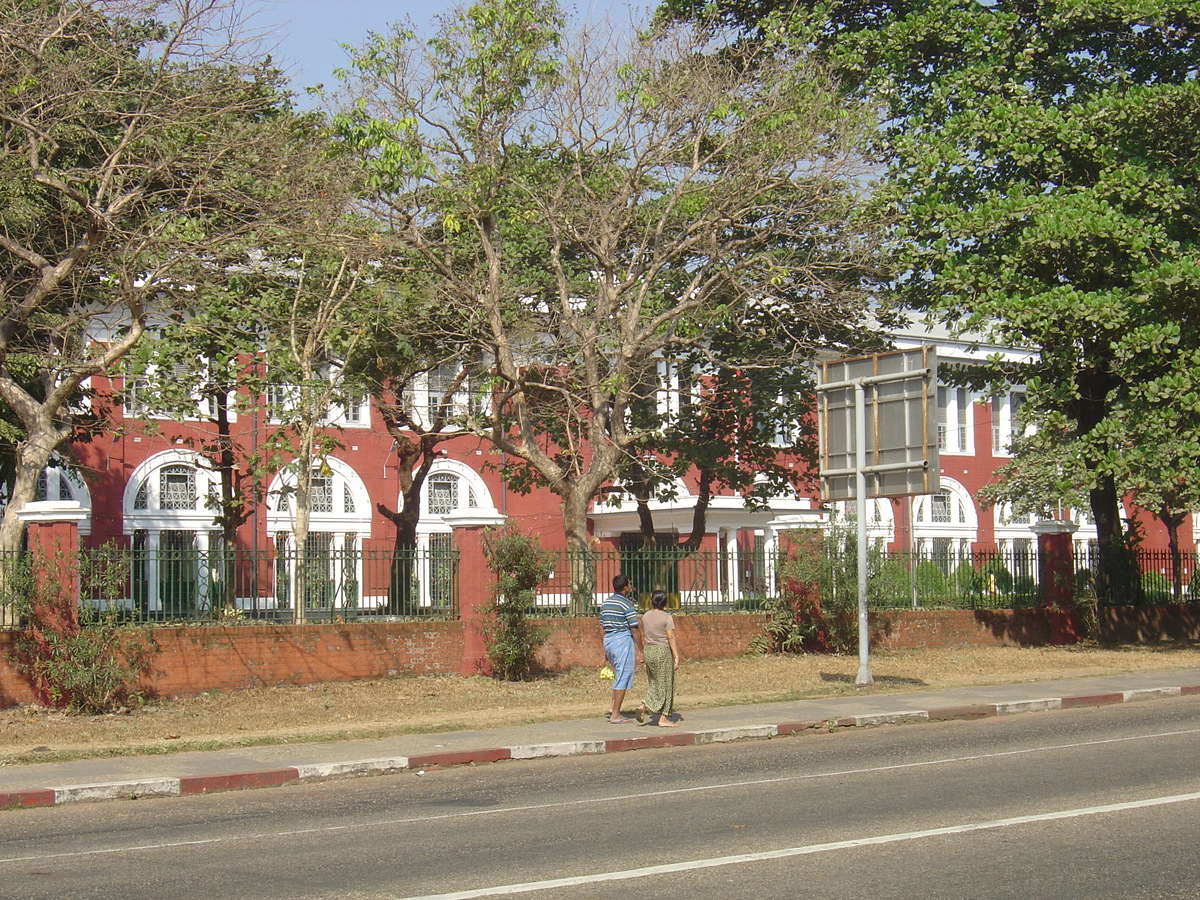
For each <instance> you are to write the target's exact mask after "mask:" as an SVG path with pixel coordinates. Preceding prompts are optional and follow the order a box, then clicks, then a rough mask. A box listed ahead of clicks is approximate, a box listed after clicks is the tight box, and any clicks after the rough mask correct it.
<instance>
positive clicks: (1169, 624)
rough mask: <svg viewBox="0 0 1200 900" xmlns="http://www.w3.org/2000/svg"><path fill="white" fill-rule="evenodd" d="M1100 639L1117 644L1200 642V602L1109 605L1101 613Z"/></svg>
mask: <svg viewBox="0 0 1200 900" xmlns="http://www.w3.org/2000/svg"><path fill="white" fill-rule="evenodd" d="M1096 618H1097V620H1098V624H1099V626H1100V639H1101V640H1102V641H1110V642H1113V643H1140V642H1149V641H1200V605H1197V604H1194V603H1189V604H1188V605H1186V606H1106V607H1104V608H1102V609H1100V610H1099V611H1098V612H1097V615H1096Z"/></svg>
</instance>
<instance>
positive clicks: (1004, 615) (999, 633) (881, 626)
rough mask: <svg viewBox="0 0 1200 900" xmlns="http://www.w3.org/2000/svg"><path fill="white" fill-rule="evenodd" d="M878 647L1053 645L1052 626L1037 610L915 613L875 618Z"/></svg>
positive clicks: (874, 632) (967, 610)
mask: <svg viewBox="0 0 1200 900" xmlns="http://www.w3.org/2000/svg"><path fill="white" fill-rule="evenodd" d="M872 632H873V634H872V639H871V640H872V643H873V644H874V645H875V646H878V647H889V648H893V649H897V650H898V649H902V648H908V647H952V646H962V645H985V646H1030V645H1032V646H1038V645H1042V644H1048V643H1050V622H1049V618H1048V617H1047V615H1046V613H1045V612H1043V611H1042V610H1036V609H1017V610H1013V609H997V610H970V609H934V610H924V609H913V610H896V611H892V612H887V613H881V614H879V615H877V616H876V615H873V616H872Z"/></svg>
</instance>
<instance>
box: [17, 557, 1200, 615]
mask: <svg viewBox="0 0 1200 900" xmlns="http://www.w3.org/2000/svg"><path fill="white" fill-rule="evenodd" d="M1136 561H1137V566H1136V569H1137V571H1136V573H1135V574H1134V576H1133V581H1132V583H1131V584H1128V585H1126V586H1125V588H1124V589H1123V590H1122V589H1121V588H1120V587H1119V586H1118V587H1117V588H1116V589H1114V591H1113V595H1112V596H1111V597H1110V598H1109V599H1108V602H1110V603H1113V604H1123V603H1135V602H1140V603H1151V604H1166V603H1180V602H1193V601H1196V600H1198V599H1200V582H1197V583H1196V590H1195V591H1193V590H1192V585H1193V583H1194V575H1195V573H1196V568H1197V557H1196V554H1194V553H1188V554H1184V555H1183V556H1182V559H1181V560H1179V561H1176V560H1174V559H1173V558H1172V556H1171V554H1169V553H1167V552H1165V551H1145V552H1141V553H1138V554H1137V556H1136ZM44 566H47V567H53V568H54V571H53V572H43V575H48V576H49V577H50V578H51V579H52V581H53V583H55V584H63V583H67V582H68V581H74V582H75V583H76V584H77V586H78V591H79V596H80V598H81V600H82V601H83V602H85V603H87V604H88V605H89V606H90V607H91V608H94V609H106V610H111V611H115V612H117V613H118V614H119V615H120V616H121V617H122V618H123V619H125V620H128V621H132V622H143V621H144V622H185V621H186V622H201V621H209V622H211V621H224V622H237V621H244V622H256V621H273V622H282V623H295V622H329V621H339V620H340V621H351V620H361V619H373V618H374V619H392V618H455V617H457V616H458V610H459V605H458V604H459V577H460V576H459V566H458V554H457V551H456V550H455V549H454V547H453V546H452V545H451V544H449V543H448V542H441V543H438V544H437V545H436V546H431V547H429V548H422V549H420V550H411V551H404V552H393V551H390V550H375V549H363V548H361V547H355V548H352V549H337V548H334V547H330V546H327V545H317V544H314V545H311V546H310V547H309V548H308V550H306V551H304V552H296V551H294V550H292V551H287V550H281V549H280V548H278V547H275V548H272V549H270V550H265V551H260V552H255V551H248V550H234V551H224V550H219V549H212V550H199V549H193V548H190V547H188V548H163V547H159V548H155V549H131V548H123V547H114V546H104V547H100V548H96V549H85V550H81V551H79V553H78V556H77V558H72V559H67V560H63V559H58V560H55V561H53V563H46V564H44ZM1074 567H1075V572H1074V579H1075V585H1076V592H1077V595H1085V594H1086V592H1087V591H1088V590H1089V589H1090V584H1091V583H1092V581H1093V580H1094V575H1095V573H1096V571H1097V570H1098V559H1097V556H1096V554H1095V552H1094V549H1092V548H1088V547H1079V548H1077V552H1076V557H1075V561H1074ZM618 572H623V573H625V574H627V575H629V577H630V578H631V580H632V582H633V585H634V589H635V599H636V600H637V602H638V605H639V606H640V607H642V608H645V607H646V606H647V605H648V604H649V600H650V595H651V593H652V592H653V591H655V590H662V591H664V592H665V593H666V595H667V598H668V607H669V608H671V609H675V610H679V611H681V612H695V613H704V612H736V611H753V610H757V609H760V608H761V607H762V605H763V604H764V602H765V601H766V600H767V599H768V598H771V597H777V596H780V594H781V593H783V592H784V591H785V590H786V587H787V583H788V581H789V580H790V579H800V580H803V581H807V582H815V583H817V584H818V586H819V589H820V594H821V597H822V602H824V603H831V602H853V601H855V600H856V598H857V589H858V573H857V557H856V555H855V554H852V553H850V554H846V553H843V554H840V555H830V554H827V555H825V556H822V557H820V558H819V559H816V560H813V559H808V560H805V561H802V562H797V561H796V559H795V558H792V559H788V558H783V557H779V556H777V555H774V554H770V553H766V552H763V551H762V550H761V549H756V548H750V549H747V550H744V551H743V550H731V551H704V552H694V553H688V552H684V551H682V550H675V549H667V550H662V549H658V550H655V549H650V550H646V549H641V548H637V549H626V550H620V551H611V552H596V553H589V554H584V555H576V554H570V553H566V552H560V553H558V554H557V555H556V564H555V566H554V568H553V572H552V574H551V577H550V578H549V580H548V581H547V582H546V583H545V584H544V585H543V586H542V587H541V589H540V590H539V592H538V595H537V599H536V604H535V614H537V615H541V616H588V615H595V611H596V607H597V606H598V604H599V603H600V602H601V601H602V600H603V599H604V597H606V596H607V595H608V593H609V592H610V589H611V584H612V578H613V576H614V575H616V574H617V573H618ZM37 583H38V573H37V572H35V571H34V569H33V568H32V563H31V561H30V557H29V556H27V555H16V556H9V557H5V558H0V607H2V608H5V609H7V610H9V615H7V617H6V619H5V621H7V622H8V623H9V624H12V623H13V622H14V621H15V620H14V617H13V612H14V611H16V612H18V613H19V611H20V610H21V609H23V608H26V607H27V605H28V599H29V597H30V596H31V595H32V594H33V592H35V591H36V590H37V588H36V585H37ZM867 593H868V601H869V603H870V605H871V606H872V607H874V608H876V609H1021V608H1030V607H1036V606H1038V605H1039V604H1040V603H1041V602H1042V599H1043V598H1042V589H1041V585H1040V584H1039V561H1038V558H1037V554H1036V552H1033V551H1027V552H982V553H970V554H959V555H951V554H941V555H921V554H902V553H884V552H882V551H879V550H872V551H871V552H870V553H869V555H868V579H867Z"/></svg>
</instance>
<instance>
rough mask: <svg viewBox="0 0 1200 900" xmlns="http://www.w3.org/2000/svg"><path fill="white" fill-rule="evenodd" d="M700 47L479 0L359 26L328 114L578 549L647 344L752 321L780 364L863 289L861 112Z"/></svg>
mask: <svg viewBox="0 0 1200 900" xmlns="http://www.w3.org/2000/svg"><path fill="white" fill-rule="evenodd" d="M705 46H706V45H705V42H704V39H703V37H702V36H701V35H700V34H698V33H696V32H694V31H691V30H687V29H684V30H682V31H674V32H669V33H663V34H660V35H657V36H655V37H653V38H652V39H647V40H637V39H635V38H634V37H633V36H632V35H616V34H611V35H609V36H607V38H606V37H604V36H603V35H601V34H599V33H597V32H595V31H587V30H581V31H580V32H579V33H578V34H572V35H570V36H568V35H567V33H566V29H565V26H564V20H563V17H562V14H561V13H560V11H559V9H558V7H557V6H556V5H555V4H554V3H553V2H552V0H484V2H481V3H479V4H477V5H475V6H473V7H470V8H469V9H466V10H459V11H458V12H457V13H455V14H454V15H452V16H450V17H448V18H447V19H445V20H444V21H443V24H442V28H441V30H440V32H439V33H438V35H437V36H436V37H435V38H433V39H432V40H430V41H429V42H428V43H427V44H424V45H422V44H421V43H420V42H418V40H417V39H416V37H415V36H414V35H413V34H412V33H411V32H409V31H406V30H404V29H399V28H397V29H394V30H393V31H392V32H391V33H389V34H387V35H374V36H372V38H371V40H370V41H369V42H368V44H367V45H366V46H365V47H364V48H363V49H362V50H360V51H358V52H357V53H356V55H355V57H354V59H353V65H352V70H351V71H350V72H348V73H346V75H347V87H348V89H349V91H350V93H351V94H353V95H354V96H356V97H357V98H358V99H357V102H356V105H355V106H354V107H353V108H352V109H350V110H348V111H346V112H345V113H344V114H343V115H342V116H341V117H340V118H339V123H340V125H341V127H342V129H343V133H344V135H345V138H346V140H347V142H348V143H349V144H350V145H351V146H353V147H354V148H355V149H356V150H357V151H358V152H359V153H361V154H362V155H363V156H364V157H365V158H366V159H368V160H369V161H370V164H371V166H372V171H373V173H374V180H375V184H376V187H377V189H378V209H379V210H380V212H381V213H382V214H386V215H387V216H388V217H389V220H390V222H391V224H392V227H393V228H394V229H395V231H396V233H397V234H398V235H399V236H400V237H401V239H403V240H404V241H406V242H407V244H408V246H409V247H410V248H411V251H412V252H413V253H414V254H416V256H417V257H418V258H419V260H420V269H419V272H420V275H419V277H421V278H423V279H425V280H426V281H427V283H428V284H429V285H430V286H431V291H432V293H433V294H434V295H435V296H436V297H437V299H438V301H439V303H440V304H441V305H442V307H443V308H444V309H449V310H452V311H453V322H454V327H452V328H451V327H443V328H442V329H441V330H440V331H439V336H440V337H441V338H442V339H443V340H444V342H445V343H447V344H448V345H453V346H458V347H462V348H464V350H467V351H469V353H468V354H467V355H469V356H473V357H475V358H479V359H483V360H486V361H487V363H488V365H489V366H490V370H491V371H490V374H491V378H492V381H493V384H494V386H495V390H494V394H495V409H496V410H497V414H496V415H494V416H491V417H489V418H488V419H487V420H481V421H480V423H479V426H478V429H477V430H478V433H479V434H481V435H482V436H485V437H487V438H488V439H489V440H490V441H491V442H492V443H493V444H494V445H495V446H496V447H497V448H498V449H500V450H502V451H503V452H504V453H505V454H507V456H508V457H509V458H510V459H511V460H513V464H512V465H513V470H511V471H510V475H513V476H514V477H515V482H514V483H515V484H517V485H518V486H520V485H521V484H522V483H525V484H528V483H531V482H533V481H537V482H540V483H543V484H545V485H546V486H547V487H548V488H549V489H550V490H551V491H553V492H554V493H555V494H556V495H557V496H558V497H559V500H560V508H561V513H562V520H563V527H564V531H565V534H566V539H567V544H568V548H569V549H570V550H571V551H573V553H574V554H575V555H576V556H577V557H578V558H581V559H582V558H585V557H587V556H588V554H589V552H590V550H591V544H590V541H589V538H588V534H587V510H588V504H589V503H590V502H591V500H592V499H593V497H595V496H596V495H597V492H598V491H600V490H601V488H602V487H604V486H605V485H606V484H607V483H608V482H610V481H611V480H612V478H613V477H614V475H615V474H616V473H617V471H618V468H619V466H620V465H621V464H622V463H623V462H624V461H625V460H626V459H628V457H629V454H630V453H632V452H634V450H635V449H636V448H637V447H638V445H639V443H640V442H641V441H642V439H643V438H644V437H645V436H646V435H645V433H644V432H643V431H642V430H641V428H639V426H638V425H637V424H636V421H635V418H634V417H633V416H632V415H631V413H632V407H633V405H634V404H635V402H636V401H637V399H638V398H639V397H643V396H645V395H646V393H647V391H648V390H653V385H652V384H651V383H650V382H649V381H648V380H647V379H651V378H652V376H653V373H654V372H655V370H656V361H657V360H658V359H660V358H661V357H662V356H663V354H665V353H667V352H668V351H670V352H672V353H679V352H691V353H703V352H704V348H706V347H707V346H708V344H709V342H710V338H711V336H712V335H714V334H717V333H722V332H727V333H746V334H759V333H761V334H769V335H770V336H772V338H773V340H772V341H771V342H770V352H769V354H768V355H766V356H764V357H762V358H760V359H758V360H756V362H755V365H758V366H762V367H769V366H775V365H790V364H794V363H795V362H797V361H799V360H803V359H805V358H806V357H808V356H809V355H810V354H811V353H812V352H813V350H814V349H815V347H817V346H825V345H826V344H827V341H826V335H827V334H830V333H840V328H841V325H842V324H844V323H847V322H854V321H857V320H858V319H859V318H860V316H861V313H862V309H863V307H864V305H865V297H864V291H863V287H862V283H861V274H862V269H863V265H864V262H865V260H867V259H868V258H869V250H870V242H869V240H868V239H867V237H866V232H865V230H863V229H862V228H860V224H861V223H858V222H856V221H855V220H854V219H853V216H852V213H853V210H854V208H855V199H856V197H855V188H857V186H858V185H857V184H856V182H855V181H854V178H855V177H856V176H857V175H859V174H860V169H859V166H858V157H857V154H856V152H855V148H856V141H857V139H858V136H859V133H860V128H859V126H860V121H861V116H860V115H857V114H856V111H855V109H854V108H848V107H847V106H846V105H844V104H843V103H841V101H840V98H839V97H838V96H837V95H836V93H835V92H834V91H833V90H832V89H831V86H830V85H829V84H828V82H827V80H826V79H825V78H824V77H823V76H822V75H821V73H820V72H819V71H818V70H816V69H815V68H813V67H811V66H809V65H808V64H807V63H806V62H805V61H804V60H803V59H802V58H800V57H797V56H795V55H791V54H787V53H778V54H771V55H769V56H762V57H755V56H753V55H750V56H747V55H745V54H744V53H743V52H742V51H741V50H739V49H738V48H736V47H733V46H725V47H723V48H721V50H722V52H721V54H720V55H719V56H709V55H705V54H703V53H700V52H698V51H700V50H702V49H704V47H705ZM709 358H710V359H712V357H711V354H709ZM712 361H713V363H714V365H716V366H717V367H719V366H720V365H721V363H720V361H719V360H715V359H712ZM521 468H523V469H524V472H523V473H522V472H521V471H516V470H519V469H521ZM522 479H524V481H522ZM578 575H579V577H576V579H575V584H576V587H577V588H580V589H584V590H586V592H587V593H588V595H589V596H590V592H591V586H590V584H588V585H586V586H585V585H584V581H585V580H586V579H585V578H583V577H582V573H578Z"/></svg>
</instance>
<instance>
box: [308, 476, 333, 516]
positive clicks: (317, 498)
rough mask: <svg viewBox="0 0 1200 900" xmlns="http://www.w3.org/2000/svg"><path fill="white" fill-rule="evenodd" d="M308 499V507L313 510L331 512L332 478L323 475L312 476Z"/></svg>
mask: <svg viewBox="0 0 1200 900" xmlns="http://www.w3.org/2000/svg"><path fill="white" fill-rule="evenodd" d="M310 500H311V503H310V508H311V509H312V511H313V512H315V513H331V512H333V479H332V478H328V477H326V476H324V475H317V476H314V477H313V480H312V490H311V492H310Z"/></svg>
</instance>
